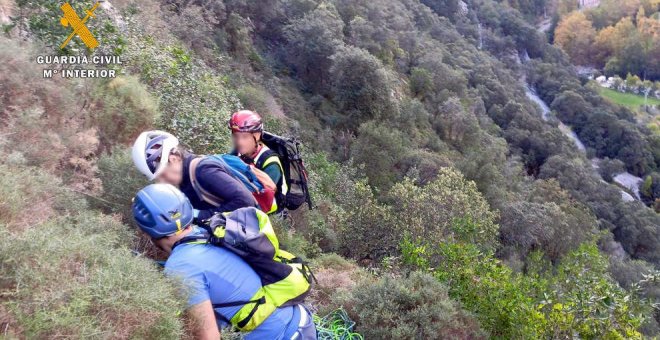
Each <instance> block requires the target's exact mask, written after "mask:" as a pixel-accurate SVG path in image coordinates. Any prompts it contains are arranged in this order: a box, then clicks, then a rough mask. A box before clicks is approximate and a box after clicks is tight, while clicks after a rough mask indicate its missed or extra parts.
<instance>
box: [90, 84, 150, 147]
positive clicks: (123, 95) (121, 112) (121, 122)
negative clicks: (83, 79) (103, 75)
mask: <svg viewBox="0 0 660 340" xmlns="http://www.w3.org/2000/svg"><path fill="white" fill-rule="evenodd" d="M95 92H96V93H99V95H98V97H99V102H100V105H101V107H100V108H99V109H98V110H97V112H98V113H97V115H96V116H95V119H96V125H97V126H98V127H99V137H100V139H101V145H102V146H104V147H105V148H106V149H107V148H109V147H110V146H111V145H114V144H117V143H122V144H128V143H131V142H132V141H133V139H134V138H135V137H137V135H138V134H139V133H140V132H142V131H143V130H147V129H148V128H150V127H152V126H153V124H154V123H155V120H156V118H157V116H158V112H157V109H158V105H157V104H156V101H155V100H154V99H153V98H152V97H151V95H150V94H149V92H148V91H147V89H146V88H145V87H144V85H142V84H141V83H140V81H139V80H138V79H137V78H136V77H134V76H126V77H117V78H115V79H112V80H111V81H109V82H108V83H107V84H104V85H101V86H99V89H97V90H96V91H95Z"/></svg>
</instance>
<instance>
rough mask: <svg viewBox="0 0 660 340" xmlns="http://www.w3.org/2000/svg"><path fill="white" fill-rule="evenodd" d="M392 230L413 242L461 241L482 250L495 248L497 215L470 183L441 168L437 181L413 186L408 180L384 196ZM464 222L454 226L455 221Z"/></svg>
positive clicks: (457, 173)
mask: <svg viewBox="0 0 660 340" xmlns="http://www.w3.org/2000/svg"><path fill="white" fill-rule="evenodd" d="M388 201H389V203H390V206H391V209H392V211H393V212H394V214H395V215H396V222H395V224H396V225H397V227H396V229H398V230H400V233H401V232H403V233H404V234H406V235H407V236H408V237H410V238H412V239H413V240H415V241H422V240H423V241H424V242H425V243H428V244H439V243H442V242H446V241H457V240H460V241H464V242H467V243H473V244H476V245H479V246H480V247H481V248H482V249H494V248H495V246H496V245H497V231H498V226H497V224H495V219H496V218H497V213H495V212H492V211H490V208H489V206H488V202H486V200H485V199H484V198H483V196H482V195H481V193H480V192H479V191H478V190H477V187H476V185H475V184H474V182H472V181H468V180H466V179H465V178H464V177H463V176H462V175H461V173H460V172H458V171H456V170H453V169H451V168H441V169H440V170H439V174H438V176H437V178H436V179H435V180H433V181H431V182H430V183H428V184H427V185H424V186H417V185H415V184H414V183H413V181H412V180H410V179H406V180H405V181H403V182H401V183H398V184H396V185H395V186H394V187H393V188H392V190H391V192H390V193H389V195H388ZM459 220H460V221H463V220H464V221H465V222H466V223H456V221H459Z"/></svg>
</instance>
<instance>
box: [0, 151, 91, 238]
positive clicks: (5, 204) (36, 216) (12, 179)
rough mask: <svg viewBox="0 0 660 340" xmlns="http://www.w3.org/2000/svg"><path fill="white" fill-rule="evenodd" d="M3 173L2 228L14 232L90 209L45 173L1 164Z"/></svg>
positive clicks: (0, 179)
mask: <svg viewBox="0 0 660 340" xmlns="http://www.w3.org/2000/svg"><path fill="white" fill-rule="evenodd" d="M0 155H2V154H1V153H0ZM0 173H2V174H3V176H0V197H2V200H0V224H4V225H5V227H6V228H8V229H9V230H10V231H12V232H19V231H21V230H24V229H26V228H29V227H32V226H34V225H35V224H39V223H43V222H45V221H47V220H49V219H51V218H54V217H55V216H59V215H65V214H67V213H70V212H73V211H79V210H84V209H86V208H87V205H86V202H85V200H84V199H81V198H80V197H78V196H77V195H76V194H74V193H73V192H72V191H70V190H67V189H63V188H62V186H63V185H62V181H61V180H60V179H58V178H57V177H54V176H52V175H49V174H46V173H44V171H43V170H42V169H38V168H32V167H25V166H10V165H7V164H0Z"/></svg>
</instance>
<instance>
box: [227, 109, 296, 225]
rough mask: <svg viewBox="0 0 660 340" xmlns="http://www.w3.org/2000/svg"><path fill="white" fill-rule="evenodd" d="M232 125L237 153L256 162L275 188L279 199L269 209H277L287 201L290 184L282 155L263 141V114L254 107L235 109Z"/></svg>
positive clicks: (260, 175) (264, 180) (262, 177)
mask: <svg viewBox="0 0 660 340" xmlns="http://www.w3.org/2000/svg"><path fill="white" fill-rule="evenodd" d="M229 129H230V130H231V134H232V141H233V143H234V151H233V154H235V155H237V156H239V157H241V159H243V161H244V162H245V163H247V164H250V165H252V166H254V169H256V171H255V173H256V174H257V177H258V178H259V181H260V182H261V183H262V184H263V185H264V186H265V187H267V188H269V189H271V190H274V191H275V199H274V201H273V204H272V205H271V209H270V210H269V211H267V213H269V214H272V213H274V212H277V211H278V210H279V209H278V208H279V207H278V203H279V204H281V202H283V198H284V197H285V196H286V193H287V191H288V187H287V184H286V179H285V178H284V168H283V167H282V162H281V161H280V158H279V156H278V155H277V153H276V152H275V151H273V150H271V149H270V148H268V147H267V146H266V145H264V144H263V143H262V142H261V136H262V134H263V131H264V124H263V121H262V119H261V116H260V115H259V114H258V113H256V112H254V111H250V110H241V111H237V112H234V113H233V114H232V115H231V118H230V119H229Z"/></svg>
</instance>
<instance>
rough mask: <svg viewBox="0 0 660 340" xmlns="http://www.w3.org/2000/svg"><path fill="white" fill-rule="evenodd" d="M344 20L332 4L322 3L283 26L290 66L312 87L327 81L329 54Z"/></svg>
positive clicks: (316, 88)
mask: <svg viewBox="0 0 660 340" xmlns="http://www.w3.org/2000/svg"><path fill="white" fill-rule="evenodd" d="M343 29H344V22H343V21H342V20H341V18H340V17H339V13H337V10H336V9H335V7H334V6H333V5H332V4H329V3H323V4H321V5H319V6H318V7H316V9H314V11H312V12H310V13H307V14H305V16H304V17H302V18H300V19H297V20H294V21H293V22H291V24H289V25H288V26H286V28H285V36H286V38H287V42H288V44H287V49H286V51H287V55H288V57H289V59H290V62H291V64H292V66H293V67H294V70H295V71H296V73H297V75H298V76H299V77H300V79H301V80H302V81H303V82H305V85H306V86H307V87H309V88H310V89H312V90H313V91H321V92H323V91H326V90H327V89H328V87H329V86H330V83H331V76H330V73H329V70H330V66H331V64H332V60H331V59H330V57H331V56H332V55H333V54H334V53H335V52H336V51H337V50H338V49H339V48H340V47H341V46H342V45H343V43H342V41H343V37H344V34H343Z"/></svg>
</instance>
